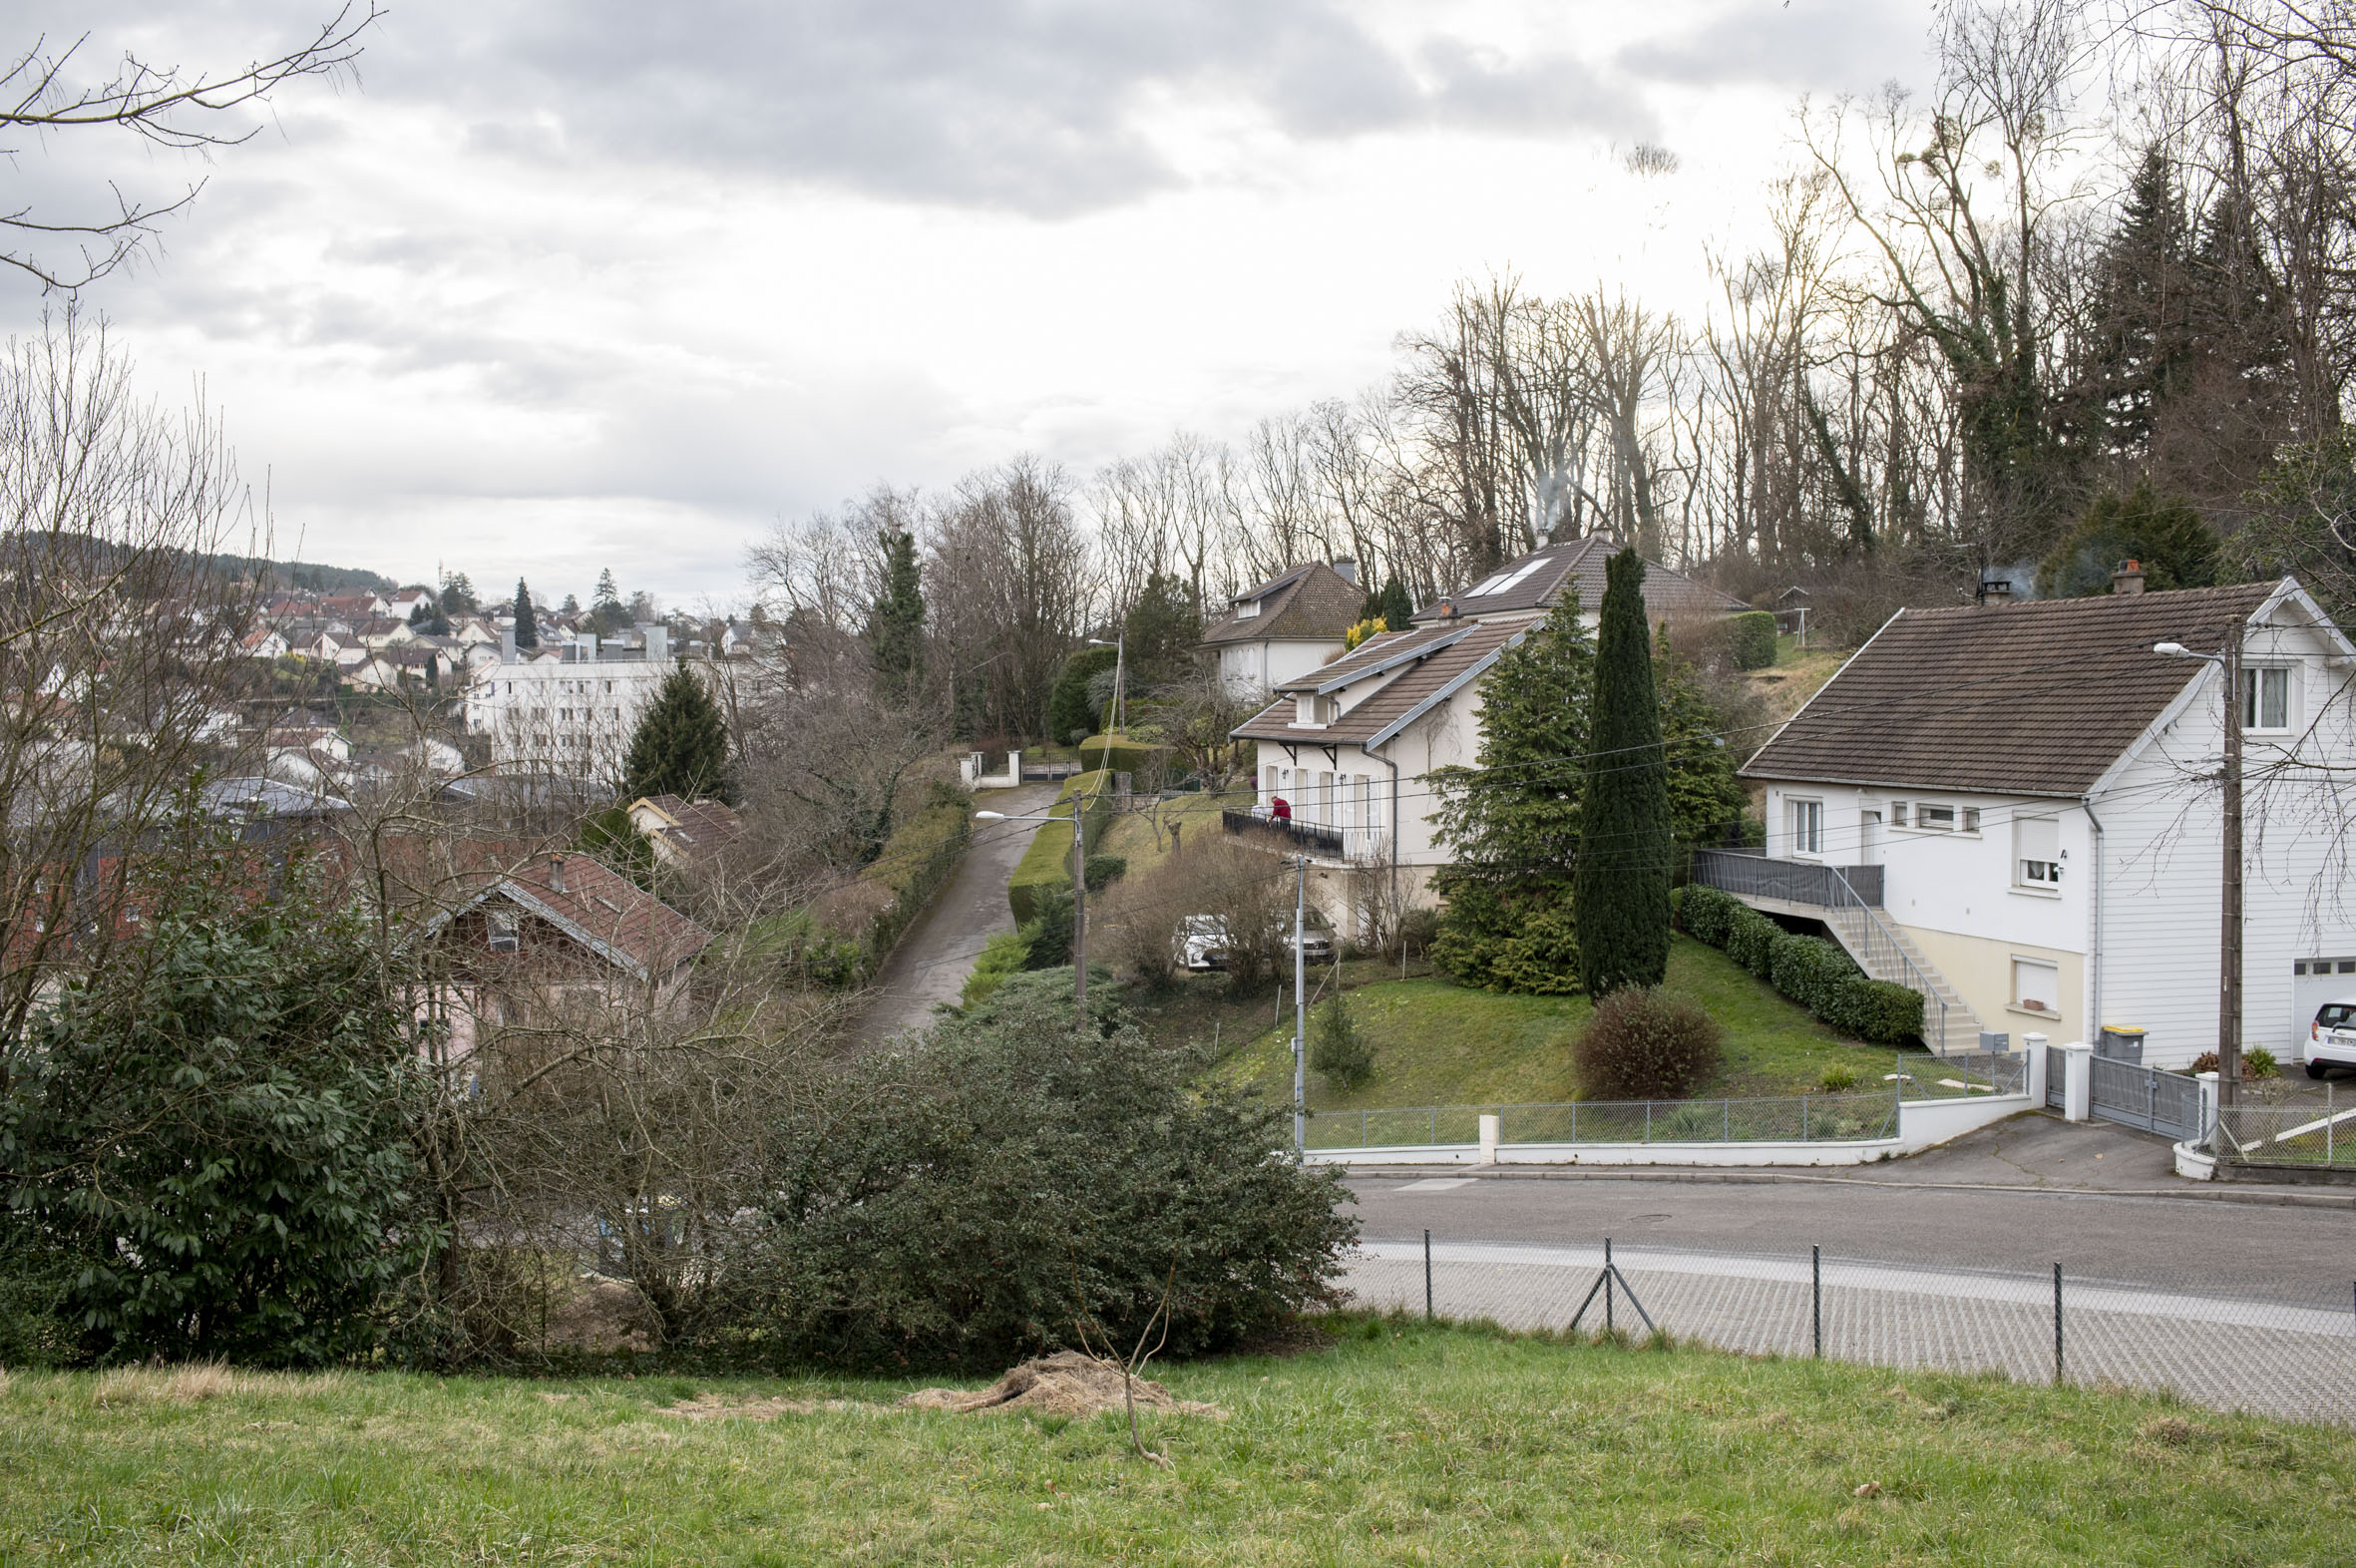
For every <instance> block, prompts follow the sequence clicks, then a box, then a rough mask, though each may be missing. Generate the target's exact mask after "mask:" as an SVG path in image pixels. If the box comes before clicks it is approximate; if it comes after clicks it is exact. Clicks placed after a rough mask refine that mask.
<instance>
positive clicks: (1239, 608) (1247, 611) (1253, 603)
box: [1235, 598, 1260, 620]
mask: <svg viewBox="0 0 2356 1568" xmlns="http://www.w3.org/2000/svg"><path fill="white" fill-rule="evenodd" d="M1259 613H1260V601H1259V600H1258V599H1256V598H1247V599H1245V600H1244V601H1243V602H1242V603H1240V604H1238V605H1236V606H1235V618H1236V619H1238V620H1250V619H1251V618H1252V617H1253V616H1255V615H1257V614H1259Z"/></svg>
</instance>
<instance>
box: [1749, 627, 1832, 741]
mask: <svg viewBox="0 0 2356 1568" xmlns="http://www.w3.org/2000/svg"><path fill="white" fill-rule="evenodd" d="M1798 641H1799V639H1798V638H1796V637H1791V636H1778V637H1777V638H1776V639H1775V661H1774V663H1772V664H1771V665H1769V666H1767V668H1766V669H1755V670H1752V671H1750V672H1749V673H1747V674H1745V675H1744V677H1743V681H1744V684H1746V685H1748V686H1749V687H1750V688H1751V689H1752V690H1753V691H1755V692H1757V693H1758V694H1759V696H1760V698H1761V700H1763V701H1764V702H1766V704H1767V722H1768V723H1770V724H1773V723H1780V722H1781V721H1782V720H1784V719H1787V718H1789V717H1790V716H1791V715H1792V714H1794V713H1796V712H1798V711H1799V709H1800V705H1801V704H1802V703H1804V702H1806V701H1807V699H1808V698H1810V697H1812V696H1814V695H1815V694H1816V691H1817V688H1819V687H1820V686H1822V685H1823V684H1824V682H1825V681H1827V680H1830V679H1831V678H1832V677H1833V675H1834V674H1835V673H1836V672H1837V671H1838V670H1839V669H1840V666H1841V665H1843V664H1845V663H1847V662H1848V656H1849V652H1850V650H1849V649H1847V648H1828V647H1822V646H1818V647H1811V648H1806V649H1802V648H1801V647H1800V646H1799V645H1798ZM1749 738H1750V740H1751V741H1752V742H1754V743H1757V742H1760V741H1764V740H1765V739H1767V735H1766V733H1765V732H1764V731H1762V732H1761V733H1760V734H1757V735H1754V736H1751V737H1749Z"/></svg>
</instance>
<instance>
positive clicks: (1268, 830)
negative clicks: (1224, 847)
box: [1219, 811, 1349, 860]
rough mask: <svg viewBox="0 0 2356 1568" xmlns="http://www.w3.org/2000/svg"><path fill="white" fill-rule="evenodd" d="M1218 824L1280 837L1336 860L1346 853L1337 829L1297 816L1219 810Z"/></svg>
mask: <svg viewBox="0 0 2356 1568" xmlns="http://www.w3.org/2000/svg"><path fill="white" fill-rule="evenodd" d="M1219 824H1220V826H1221V827H1223V828H1225V829H1226V830H1227V831H1228V832H1230V833H1236V834H1244V835H1250V834H1254V833H1259V834H1266V835H1270V836H1272V837H1277V838H1283V839H1287V840H1289V841H1291V842H1292V843H1294V844H1296V845H1299V846H1300V847H1301V848H1302V849H1305V850H1307V851H1309V853H1311V854H1312V855H1330V856H1332V857H1333V858H1334V859H1336V860H1341V859H1344V858H1346V857H1347V856H1348V854H1349V847H1348V837H1347V835H1346V834H1345V833H1344V831H1343V830H1342V829H1340V828H1328V827H1321V826H1319V825H1318V824H1317V823H1314V822H1303V821H1301V820H1300V819H1299V818H1297V817H1286V818H1282V819H1279V818H1276V817H1263V816H1258V815H1255V814H1254V813H1252V812H1249V811H1222V812H1220V813H1219Z"/></svg>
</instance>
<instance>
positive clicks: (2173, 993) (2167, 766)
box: [1695, 578, 2356, 1066]
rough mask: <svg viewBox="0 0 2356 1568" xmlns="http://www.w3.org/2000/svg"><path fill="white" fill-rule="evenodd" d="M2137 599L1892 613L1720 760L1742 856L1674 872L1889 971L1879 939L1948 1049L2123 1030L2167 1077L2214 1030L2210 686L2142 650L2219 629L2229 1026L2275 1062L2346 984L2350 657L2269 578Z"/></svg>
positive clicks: (2200, 672) (2198, 640) (2215, 852)
mask: <svg viewBox="0 0 2356 1568" xmlns="http://www.w3.org/2000/svg"><path fill="white" fill-rule="evenodd" d="M2137 586H2140V578H2139V579H2137V580H2135V581H2134V582H2133V583H2130V584H2127V585H2123V587H2125V588H2126V589H2127V590H2126V591H2122V592H2119V593H2116V594H2113V595H2108V596H2101V597H2094V598H2078V599H2062V600H2055V601H2048V602H2036V603H2025V604H2020V603H2004V602H2001V601H1992V602H1990V603H1989V604H1987V605H1985V606H1981V607H1969V606H1966V607H1958V608H1951V609H1907V610H1901V611H1899V612H1898V613H1897V614H1896V615H1894V616H1892V617H1891V618H1890V619H1889V621H1888V622H1886V623H1885V624H1884V625H1883V626H1882V628H1881V629H1880V630H1879V631H1878V632H1876V633H1875V634H1874V636H1873V637H1872V638H1871V640H1869V641H1868V642H1867V643H1866V644H1865V645H1864V646H1863V647H1862V648H1860V649H1859V650H1858V651H1857V652H1856V654H1855V655H1854V656H1852V657H1851V658H1850V660H1849V661H1848V663H1847V665H1846V666H1845V667H1843V668H1842V669H1841V671H1840V672H1839V673H1838V674H1837V675H1835V676H1834V677H1833V678H1832V679H1831V680H1830V681H1828V682H1827V683H1826V684H1825V685H1824V687H1823V688H1822V689H1821V690H1819V691H1818V692H1817V693H1816V695H1815V696H1814V697H1813V698H1811V699H1810V700H1809V701H1808V703H1807V704H1806V705H1805V706H1804V707H1802V708H1801V709H1800V710H1799V711H1798V712H1797V713H1796V714H1794V715H1793V716H1792V718H1791V719H1790V720H1789V721H1787V722H1786V723H1785V724H1784V725H1783V726H1782V728H1781V729H1779V730H1778V731H1777V732H1776V734H1775V735H1774V736H1773V738H1772V739H1770V740H1769V741H1768V742H1767V745H1766V746H1765V747H1763V748H1762V749H1761V751H1760V752H1759V754H1758V755H1757V756H1756V757H1754V758H1753V759H1752V761H1751V763H1750V765H1749V766H1748V767H1746V768H1745V769H1744V776H1745V777H1746V778H1748V779H1751V780H1753V781H1756V782H1757V783H1759V784H1760V785H1762V786H1764V788H1765V799H1766V818H1767V848H1766V853H1765V855H1764V856H1759V857H1752V856H1740V855H1733V854H1729V853H1726V852H1710V853H1706V854H1704V855H1702V856H1699V857H1697V864H1696V867H1695V876H1696V880H1698V881H1707V882H1711V883H1713V884H1715V885H1717V886H1719V887H1722V888H1725V889H1727V890H1728V891H1730V892H1733V893H1735V894H1737V896H1739V897H1742V898H1743V899H1744V900H1745V902H1747V903H1750V904H1752V905H1753V906H1754V907H1757V908H1762V909H1766V910H1768V911H1770V912H1772V913H1776V914H1782V915H1787V916H1790V915H1797V916H1801V917H1809V918H1822V919H1824V922H1825V924H1826V926H1827V928H1828V929H1829V930H1830V931H1831V932H1832V934H1833V935H1834V936H1835V937H1837V938H1840V939H1841V940H1842V942H1843V944H1844V946H1849V947H1850V949H1851V952H1852V953H1853V954H1855V955H1856V956H1857V957H1858V958H1859V961H1860V963H1861V964H1863V965H1864V967H1865V968H1866V969H1867V970H1868V972H1869V973H1875V974H1877V975H1878V976H1879V978H1882V979H1893V980H1902V981H1903V980H1904V979H1905V978H1904V977H1903V976H1901V975H1898V974H1895V973H1882V971H1881V969H1879V968H1877V966H1876V964H1875V963H1874V962H1873V961H1872V959H1871V956H1870V955H1869V954H1867V953H1866V952H1864V951H1863V948H1864V946H1865V941H1866V936H1865V928H1866V926H1867V925H1868V924H1870V925H1874V926H1879V927H1880V928H1882V929H1883V930H1885V931H1886V932H1888V933H1889V934H1890V935H1891V936H1892V937H1894V938H1895V940H1896V942H1897V944H1898V945H1900V947H1901V948H1902V949H1903V951H1905V952H1906V953H1907V954H1908V955H1909V958H1910V962H1913V963H1914V964H1916V965H1917V966H1918V967H1919V969H1920V970H1921V971H1922V972H1923V975H1924V978H1925V979H1926V980H1928V981H1929V983H1930V985H1931V987H1932V989H1933V990H1934V991H1935V992H1936V993H1937V994H1938V995H1940V996H1943V997H1944V998H1946V999H1947V1000H1948V1001H1949V1003H1950V1011H1951V1012H1952V1011H1954V1010H1955V1008H1956V1007H1957V1006H1960V1008H1961V1009H1962V1012H1963V1016H1961V1017H1958V1018H1957V1019H1955V1020H1954V1022H1953V1023H1951V1025H1950V1030H1949V1033H1950V1038H1949V1041H1948V1044H1949V1047H1950V1048H1953V1047H1954V1046H1955V1045H1958V1044H1968V1043H1969V1040H1968V1039H1967V1038H1959V1037H1958V1036H1960V1035H1963V1034H1964V1033H1965V1032H1966V1031H1967V1030H1969V1029H1976V1028H1978V1027H1986V1028H1989V1029H1995V1030H2000V1031H2003V1032H2006V1033H2009V1034H2011V1035H2012V1036H2013V1037H2014V1039H2015V1041H2016V1043H2017V1041H2018V1039H2019V1037H2020V1036H2021V1035H2022V1034H2024V1033H2030V1032H2037V1033H2044V1034H2046V1035H2048V1036H2049V1037H2050V1038H2051V1039H2052V1040H2053V1041H2054V1042H2055V1043H2057V1044H2058V1043H2061V1042H2062V1041H2064V1040H2076V1039H2085V1040H2094V1039H2096V1038H2097V1037H2098V1036H2099V1033H2100V1031H2101V1029H2102V1028H2103V1026H2104V1025H2106V1024H2111V1025H2129V1026H2134V1027H2138V1028H2142V1029H2144V1030H2146V1031H2147V1034H2146V1047H2145V1055H2144V1060H2145V1061H2146V1062H2147V1063H2149V1064H2154V1065H2160V1066H2181V1065H2183V1064H2184V1063H2186V1062H2189V1061H2191V1060H2192V1059H2193V1058H2194V1057H2196V1056H2198V1055H2200V1054H2201V1053H2203V1052H2205V1051H2209V1050H2213V1049H2215V1048H2216V1043H2217V997H2218V975H2219V968H2218V966H2219V947H2220V943H2219V936H2220V931H2221V926H2220V914H2219V907H2220V892H2221V888H2222V883H2223V872H2222V857H2221V846H2222V832H2223V829H2222V823H2223V814H2222V810H2221V798H2222V797H2221V791H2220V786H2219V783H2218V777H2219V770H2220V761H2221V757H2222V752H2223V743H2224V709H2223V705H2222V703H2223V690H2222V687H2223V680H2222V673H2221V669H2220V667H2219V666H2218V665H2217V664H2214V663H2210V662H2206V661H2199V660H2186V659H2182V658H2173V657H2165V656H2162V655H2160V654H2158V653H2155V652H2154V651H2153V648H2154V647H2155V645H2156V644H2159V643H2163V642H2173V643H2180V644H2182V645H2183V646H2185V647H2187V648H2190V649H2193V650H2197V651H2201V652H2212V651H2215V650H2217V649H2219V648H2221V647H2223V646H2225V645H2226V643H2227V642H2228V640H2229V639H2231V638H2235V637H2238V638H2240V640H2241V643H2242V647H2243V655H2242V656H2243V659H2244V661H2245V669H2244V690H2243V691H2242V693H2241V699H2240V700H2241V704H2242V716H2243V722H2244V726H2245V736H2246V739H2245V743H2244V744H2245V758H2244V776H2245V779H2246V780H2247V783H2246V798H2245V802H2244V808H2243V818H2244V822H2245V824H2246V828H2245V841H2244V853H2243V863H2244V868H2245V869H2244V878H2245V893H2244V899H2245V917H2244V928H2243V929H2244V935H2243V961H2242V973H2243V1008H2242V1036H2243V1040H2244V1042H2245V1044H2247V1045H2253V1046H2254V1045H2262V1046H2265V1047H2267V1048H2268V1049H2270V1050H2271V1051H2273V1052H2274V1054H2275V1056H2276V1057H2277V1058H2279V1059H2280V1060H2282V1061H2283V1062H2285V1063H2288V1062H2289V1061H2291V1060H2292V1059H2293V1058H2295V1057H2296V1056H2298V1054H2299V1050H2298V1046H2299V1044H2300V1042H2301V1041H2303V1039H2304V1037H2305V1033H2306V1024H2307V1022H2308V1021H2309V1020H2311V1019H2312V1017H2313V1016H2314V1011H2315V1008H2316V1006H2317V1005H2318V1004H2320V1003H2321V1002H2322V1001H2323V1000H2326V999H2328V998H2329V997H2331V996H2333V995H2342V994H2356V911H2352V910H2350V909H2349V908H2348V907H2347V906H2346V904H2345V903H2344V901H2343V897H2342V889H2341V884H2342V880H2343V878H2344V875H2345V860H2344V857H2345V855H2346V853H2347V850H2348V848H2349V846H2348V844H2347V843H2346V842H2345V839H2344V835H2345V833H2346V832H2347V830H2348V827H2349V825H2350V820H2351V813H2350V810H2349V800H2348V793H2347V792H2348V791H2349V789H2350V788H2351V786H2352V785H2356V711H2352V709H2351V703H2350V700H2349V697H2348V695H2347V694H2346V688H2347V685H2348V682H2349V679H2350V677H2351V675H2356V647H2352V646H2351V645H2350V643H2349V641H2348V639H2347V638H2346V637H2345V636H2344V635H2343V634H2342V633H2341V632H2340V631H2339V629H2338V628H2337V627H2335V626H2334V625H2333V624H2332V623H2331V620H2330V618H2329V617H2328V616H2326V615H2325V614H2324V613H2323V611H2322V610H2321V609H2320V608H2319V607H2318V606H2317V605H2316V603H2315V601H2314V600H2313V599H2312V598H2310V597H2309V596H2308V595H2307V593H2306V592H2305V590H2304V589H2302V588H2300V587H2299V586H2298V585H2297V583H2295V582H2293V581H2291V580H2289V579H2284V580H2283V581H2281V582H2279V583H2261V584H2251V585H2245V586H2241V587H2234V588H2199V589H2192V590H2187V591H2183V592H2172V593H2142V592H2137V591H2134V588H2135V587H2137ZM1835 873H1837V880H1835V876H1834V874H1835ZM1844 885H1845V887H1846V888H1847V889H1848V890H1850V891H1851V892H1853V893H1854V895H1855V898H1854V900H1851V898H1850V897H1849V893H1848V892H1843V891H1841V889H1842V887H1843V886H1844ZM1827 899H1829V900H1831V901H1832V902H1834V903H1837V904H1840V905H1843V906H1847V905H1851V904H1852V903H1853V904H1854V905H1855V906H1856V907H1854V908H1841V909H1827V908H1824V907H1822V906H1823V905H1824V904H1825V903H1826V901H1827ZM1811 906H1812V907H1811ZM1958 1025H1960V1026H1958Z"/></svg>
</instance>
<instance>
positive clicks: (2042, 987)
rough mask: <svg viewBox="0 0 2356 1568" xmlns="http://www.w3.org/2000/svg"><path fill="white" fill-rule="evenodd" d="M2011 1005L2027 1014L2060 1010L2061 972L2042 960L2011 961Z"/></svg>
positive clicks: (2057, 1012)
mask: <svg viewBox="0 0 2356 1568" xmlns="http://www.w3.org/2000/svg"><path fill="white" fill-rule="evenodd" d="M2013 1005H2014V1006H2016V1007H2019V1008H2021V1009H2022V1010H2024V1011H2027V1012H2051V1013H2055V1014H2059V1013H2060V1012H2061V1010H2062V972H2061V970H2060V969H2059V968H2057V967H2056V966H2054V965H2051V964H2048V963H2046V962H2045V961H2044V960H2042V959H2015V960H2013Z"/></svg>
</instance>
